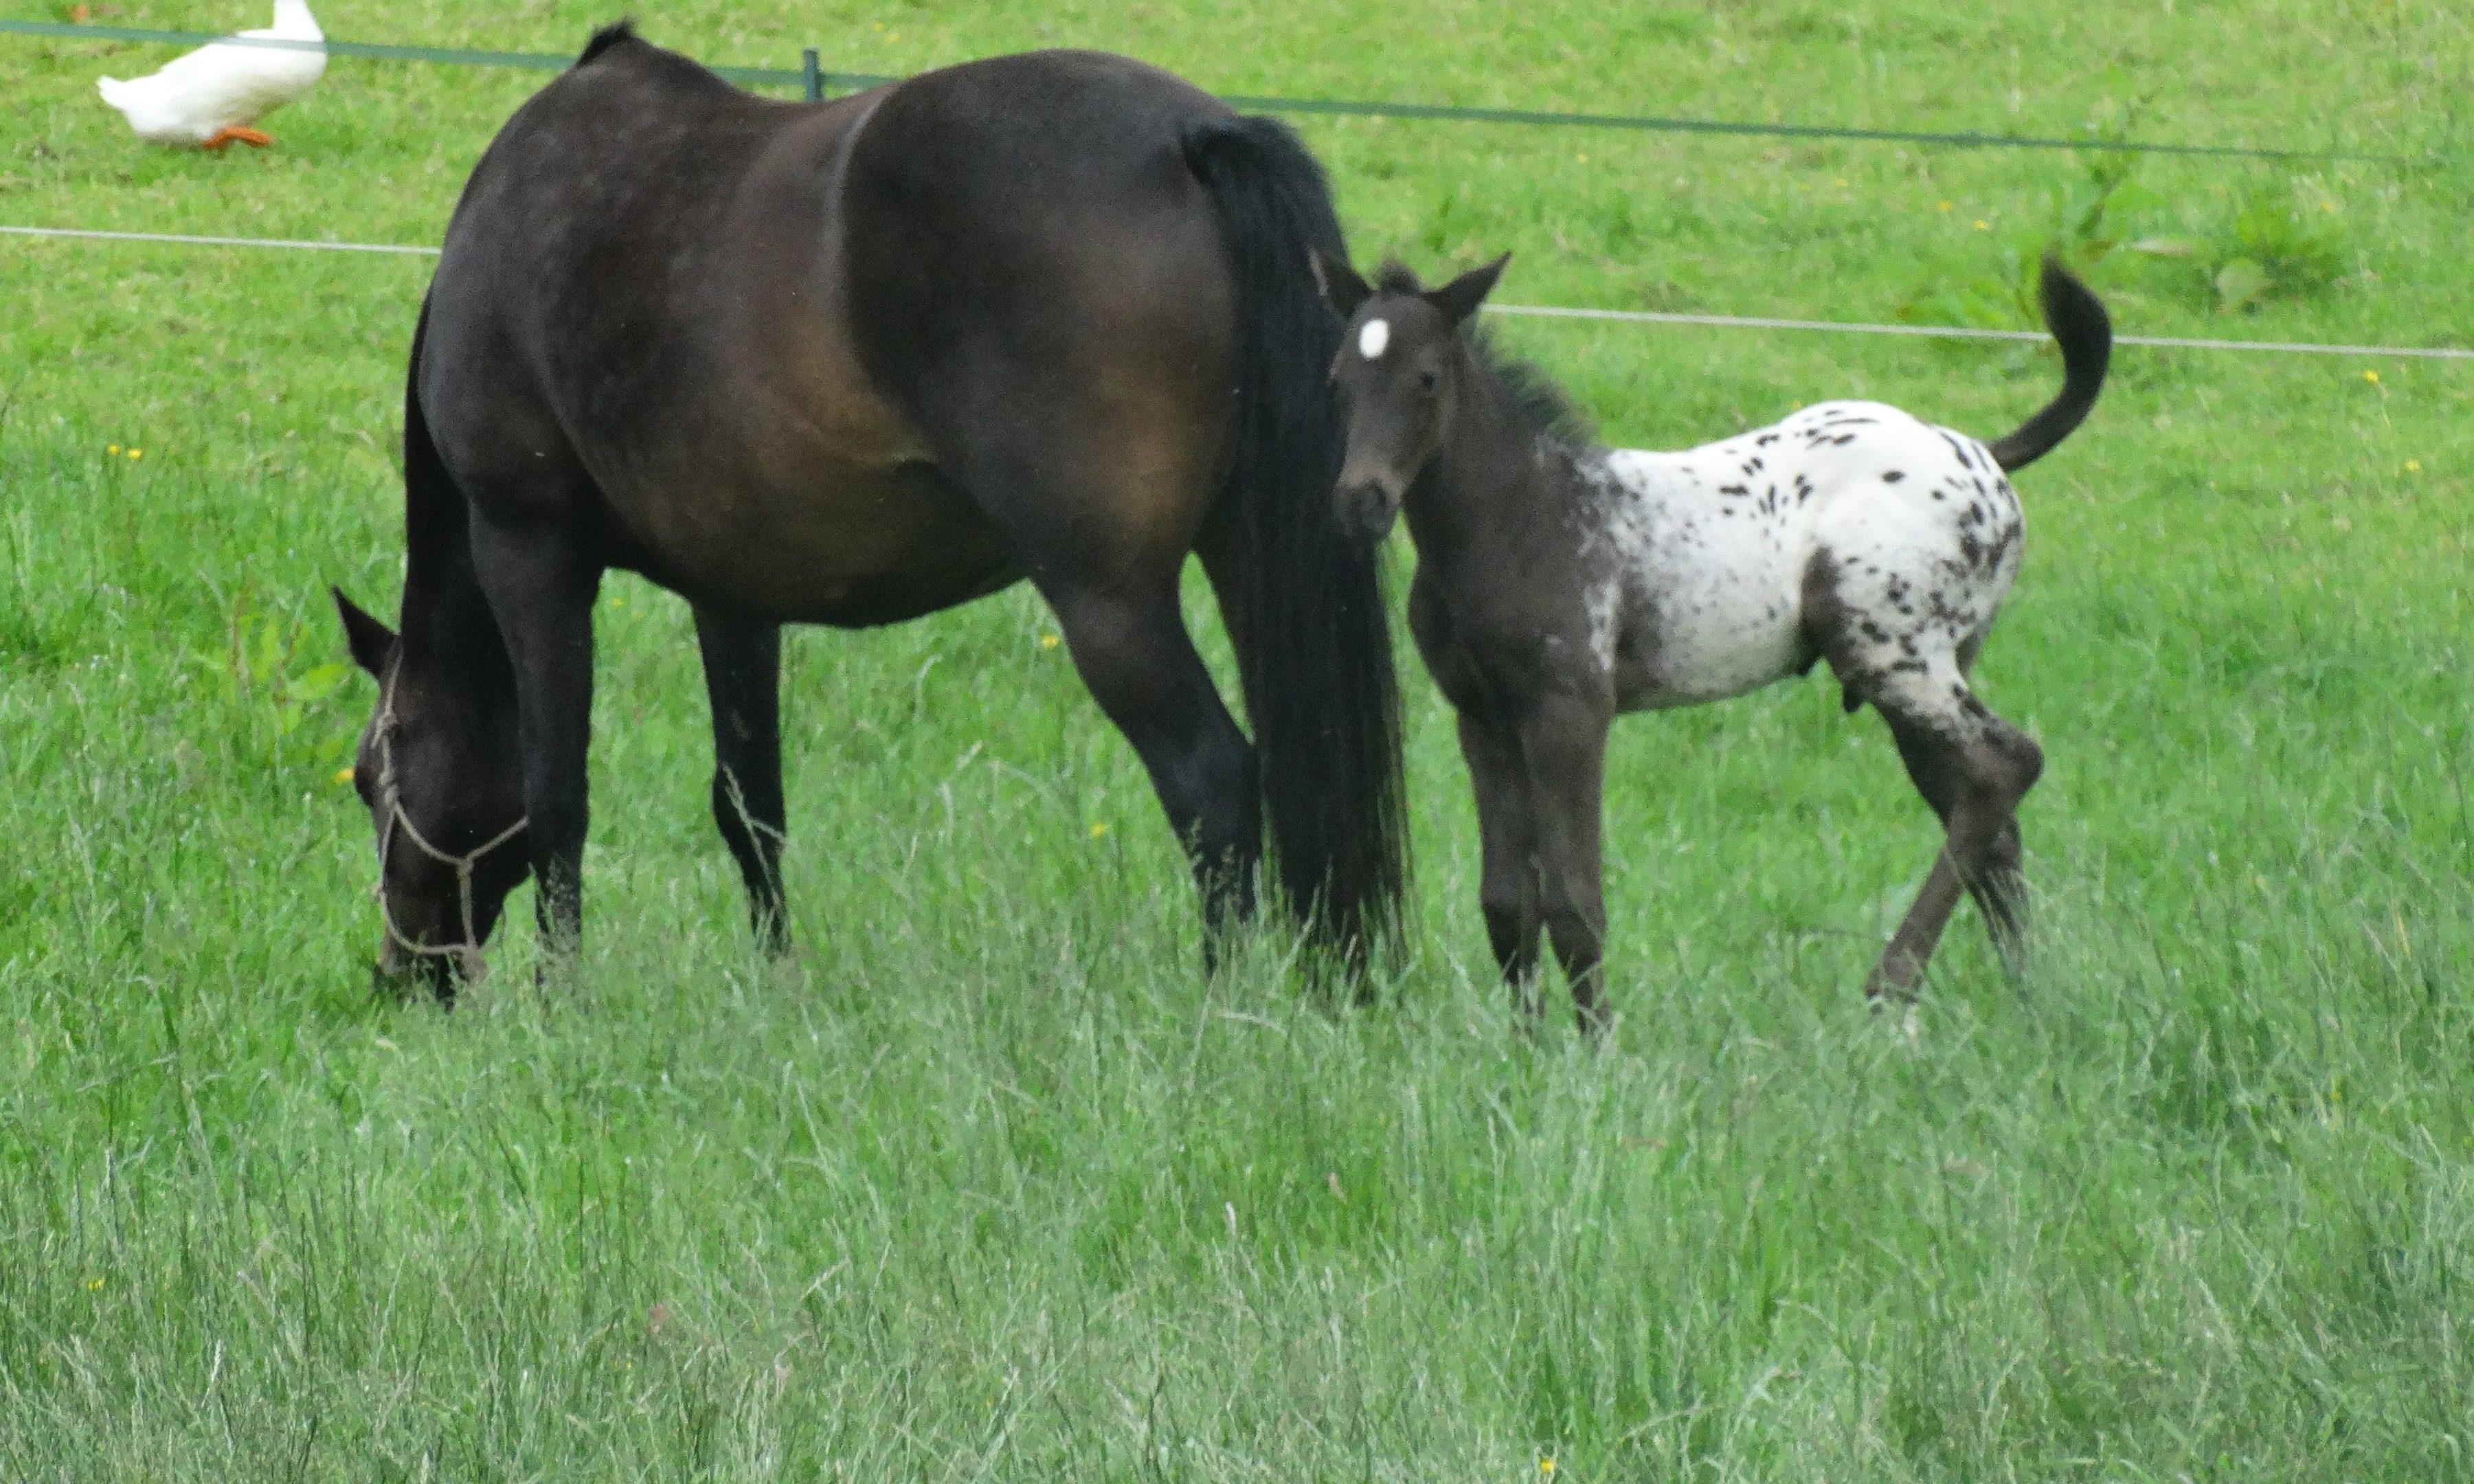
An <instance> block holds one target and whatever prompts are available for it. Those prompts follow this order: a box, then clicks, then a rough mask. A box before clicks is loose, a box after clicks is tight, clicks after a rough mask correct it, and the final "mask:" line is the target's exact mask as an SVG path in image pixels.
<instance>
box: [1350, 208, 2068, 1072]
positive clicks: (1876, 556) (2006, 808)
mask: <svg viewBox="0 0 2474 1484" xmlns="http://www.w3.org/2000/svg"><path fill="white" fill-rule="evenodd" d="M1502 268H1503V262H1502V260H1501V259H1497V260H1496V261H1495V262H1493V263H1492V264H1490V265H1488V266H1487V267H1485V268H1481V269H1478V270H1477V271H1475V272H1473V273H1469V274H1466V275H1464V276H1463V277H1461V278H1460V279H1457V280H1454V281H1452V282H1450V283H1447V284H1445V285H1443V287H1442V288H1439V289H1435V290H1432V291H1431V292H1430V291H1428V290H1426V289H1424V288H1423V287H1421V286H1420V285H1419V282H1418V280H1417V279H1416V278H1415V276H1413V275H1411V274H1410V273H1409V272H1408V271H1407V270H1406V269H1403V268H1398V267H1396V266H1395V267H1391V268H1387V269H1386V270H1385V271H1384V274H1383V277H1382V280H1381V282H1380V284H1379V285H1373V284H1369V283H1367V282H1366V281H1365V280H1362V279H1360V278H1359V277H1358V276H1357V274H1356V273H1355V272H1354V271H1352V270H1351V269H1350V268H1349V267H1348V265H1347V264H1346V263H1344V262H1339V261H1325V260H1323V259H1322V258H1320V257H1318V259H1317V272H1318V274H1319V276H1321V277H1322V279H1323V280H1324V282H1325V285H1326V291H1327V292H1328V294H1329V295H1330V299H1331V304H1332V307H1333V308H1334V309H1336V310H1338V311H1339V312H1340V313H1341V314H1343V315H1345V316H1347V317H1348V318H1349V326H1348V332H1347V336H1346V340H1345V342H1344V344H1343V346H1342V348H1341V351H1340V354H1339V357H1338V359H1337V360H1336V361H1335V362H1334V363H1333V366H1332V378H1333V380H1334V381H1335V382H1337V383H1338V385H1339V387H1340V390H1341V396H1342V401H1343V402H1344V404H1345V406H1346V413H1347V417H1348V449H1347V457H1346V463H1345V464H1344V465H1343V467H1342V470H1341V475H1340V481H1339V485H1338V488H1337V499H1338V502H1339V504H1340V506H1341V507H1342V508H1343V510H1344V511H1345V513H1346V519H1347V520H1348V522H1349V523H1350V524H1351V525H1352V526H1353V527H1354V528H1355V529H1357V530H1358V531H1359V532H1360V533H1361V534H1363V535H1367V536H1373V537H1380V536H1381V535H1382V533H1383V532H1385V531H1387V530H1389V529H1390V528H1391V525H1392V523H1393V520H1394V518H1395V516H1397V515H1399V514H1400V513H1401V512H1402V511H1404V510H1405V511H1406V513H1407V515H1408V519H1409V532H1410V534H1411V535H1412V536H1413V537H1415V538H1416V540H1417V544H1418V578H1417V582H1416V584H1415V585H1414V586H1413V587H1412V588H1411V589H1410V593H1409V626H1410V628H1411V630H1412V631H1413V632H1414V633H1415V634H1416V636H1417V640H1418V650H1419V653H1420V654H1421V655H1423V656H1424V657H1425V661H1426V668H1427V669H1430V670H1432V671H1433V672H1434V676H1435V682H1436V684H1437V685H1438V686H1439V687H1441V688H1442V690H1443V694H1444V695H1445V696H1446V697H1447V698H1448V699H1449V700H1450V701H1451V703H1452V705H1453V707H1454V708H1455V709H1457V710H1458V711H1459V713H1460V737H1461V750H1462V753H1463V755H1464V756H1465V757H1466V758H1467V760H1468V767H1469V776H1470V779H1471V781H1472V782H1473V783H1474V784H1475V785H1476V791H1477V810H1478V824H1479V830H1480V833H1481V835H1482V836H1483V849H1484V853H1485V866H1484V872H1485V874H1484V880H1483V883H1482V884H1481V887H1480V898H1481V904H1482V906H1483V907H1484V910H1485V914H1486V926H1487V936H1488V937H1489V938H1491V939H1492V943H1493V947H1494V952H1495V958H1496V960H1497V961H1498V962H1499V963H1500V964H1501V966H1502V969H1503V974H1504V977H1505V978H1506V979H1507V980H1509V981H1510V982H1511V983H1512V985H1513V986H1514V989H1515V992H1516V994H1517V995H1518V996H1519V997H1520V998H1521V999H1522V1000H1523V1002H1524V1003H1526V1002H1528V1001H1529V1000H1530V999H1531V990H1530V982H1531V980H1532V977H1533V976H1534V974H1535V972H1536V970H1537V968H1538V965H1539V937H1540V927H1541V926H1542V927H1543V929H1544V931H1545V933H1546V935H1547V936H1548V937H1551V938H1552V939H1553V941H1554V947H1555V956H1556V957H1557V958H1558V959H1560V960H1562V961H1563V964H1564V974H1565V975H1566V976H1567V977H1568V978H1569V979H1570V981H1571V985H1572V998H1573V1002H1574V1005H1575V1007H1576V1008H1577V1010H1579V1013H1580V1016H1581V1021H1582V1024H1583V1025H1584V1026H1587V1027H1589V1028H1592V1029H1594V1028H1595V1027H1596V1026H1597V1025H1598V1023H1599V1022H1600V1020H1601V1018H1602V1016H1603V1014H1604V1010H1603V1009H1602V1008H1601V1005H1600V1002H1599V985H1598V979H1599V967H1600V962H1601V960H1602V957H1603V953H1604V945H1605V940H1606V931H1607V917H1606V903H1605V899H1604V895H1603V891H1602V886H1601V882H1602V878H1603V874H1604V872H1603V869H1602V865H1601V859H1602V858H1601V843H1600V815H1601V812H1602V809H1603V802H1602V793H1603V787H1602V781H1603V776H1604V770H1605V764H1606V748H1607V730H1608V727H1609V725H1610V723H1612V722H1613V719H1614V718H1615V716H1616V715H1617V714H1618V713H1621V712H1627V711H1643V710H1653V709H1659V708H1664V707H1672V706H1692V705H1698V704H1700V703H1702V702H1704V701H1713V700H1720V699H1723V698H1725V697H1727V696H1730V695H1739V694H1742V693H1745V692H1747V691H1751V690H1756V689H1758V688H1759V687H1761V686H1765V685H1768V684H1770V683H1771V682H1773V681H1776V680H1781V679H1784V678H1785V677H1787V676H1789V675H1798V674H1803V673H1805V672H1806V671H1807V670H1809V669H1811V668H1812V667H1813V665H1814V664H1815V663H1816V662H1818V661H1820V660H1824V659H1826V660H1828V661H1829V662H1830V668H1831V672H1832V673H1833V674H1835V675H1836V676H1837V677H1838V682H1839V684H1840V685H1841V686H1842V687H1843V688H1844V689H1845V698H1846V702H1847V709H1848V710H1850V711H1853V710H1855V709H1856V707H1858V706H1860V705H1863V704H1865V703H1867V702H1869V703H1871V704H1872V706H1873V707H1874V709H1875V710H1877V711H1879V712H1880V714H1881V716H1882V718H1883V719H1885V720H1887V721H1888V722H1889V724H1890V735H1891V736H1892V738H1894V739H1895V740H1896V741H1897V742H1898V744H1899V755H1900V757H1901V758H1903V759H1904V761H1905V763H1906V765H1907V773H1908V776H1909V777H1911V778H1912V779H1913V780H1914V782H1915V785H1916V788H1917V790H1918V791H1920V792H1921V793H1923V794H1924V796H1925V800H1926V802H1927V803H1928V804H1929V805H1931V806H1932V810H1933V812H1934V813H1935V814H1936V815H1939V816H1940V817H1941V819H1942V822H1943V823H1944V825H1945V826H1946V827H1947V831H1948V839H1947V843H1946V845H1945V846H1944V848H1943V849H1942V850H1941V851H1940V853H1939V854H1938V855H1937V856H1936V858H1935V860H1934V864H1933V867H1932V871H1931V873H1930V875H1929V876H1928V877H1927V879H1926V881H1925V885H1924V887H1923V888H1922V889H1920V890H1919V891H1918V892H1917V894H1916V900H1915V903H1914V905H1913V906H1912V907H1911V908H1910V909H1909V911H1908V912H1907V915H1906V917H1905V919H1904V921H1903V922H1901V923H1900V925H1899V930H1898V932H1897V934H1896V935H1895V936H1893V937H1892V938H1891V939H1890V943H1889V946H1888V947H1887V948H1886V949H1884V950H1883V952H1882V955H1881V961H1880V964H1879V966H1877V967H1876V968H1875V969H1874V971H1873V975H1872V978H1871V980H1870V982H1869V983H1868V984H1867V985H1866V986H1865V987H1866V990H1867V992H1868V993H1870V994H1872V995H1875V996H1877V997H1878V996H1880V995H1885V994H1886V995H1894V996H1899V997H1904V996H1906V995H1909V994H1911V993H1912V992H1913V990H1914V987H1915V985H1916V982H1917V980H1918V978H1919V977H1920V976H1921V975H1922V974H1923V972H1924V967H1925V963H1926V961H1927V960H1928V959H1929V958H1930V957H1931V955H1932V951H1933V947H1934V945H1935V944H1936V943H1937V942H1939V941H1940V938H1941V935H1942V930H1943V928H1944V927H1945V926H1947V925H1948V923H1949V921H1950V914H1951V911H1952V909H1953V907H1955V906H1956V905H1957V901H1958V895H1959V892H1960V890H1961V888H1965V889H1966V890H1968V891H1969V892H1971V893H1972V894H1973V895H1974V896H1975V898H1976V901H1977V907H1978V908H1979V909H1981V910H1982V912H1984V916H1985V921H1986V923H1987V925H1988V926H1989V927H1990V928H1991V930H1992V933H1993V937H1994V942H1995V944H1996V945H1997V946H1998V947H1999V948H2000V949H2001V953H2002V956H2003V958H2004V960H2005V961H2007V962H2009V963H2010V964H2011V966H2012V967H2013V968H2014V970H2015V968H2016V967H2017V965H2018V961H2019V956H2020V954H2021V952H2022V951H2023V948H2024V937H2023V930H2024V920H2023V913H2024V912H2025V895H2024V893H2023V890H2022V885H2023V884H2022V880H2021V876H2020V843H2019V820H2018V807H2019V801H2020V799H2021V798H2022V797H2024V796H2025V793H2026V792H2027V791H2028V790H2029V789H2030V788H2032V787H2033V786H2034V785H2035V782H2036V777H2037V775H2038V773H2040V772H2041V771H2042V770H2043V768H2044V753H2043V751H2042V750H2041V749H2039V748H2038V747H2037V745H2036V743H2035V742H2034V741H2033V740H2032V739H2030V738H2029V737H2028V736H2027V735H2026V734H2025V733H2024V732H2022V731H2020V730H2019V729H2018V728H2017V727H2014V726H2012V725H2011V724H2010V723H2008V722H2006V721H2004V720H2002V719H2001V718H2000V717H1997V716H1995V715H1994V714H1993V713H1992V712H1991V711H1989V710H1987V709H1986V708H1985V706H1984V704H1983V702H1982V701H1980V700H1978V699H1977V696H1976V693H1975V692H1974V690H1973V689H1971V688H1970V686H1969V685H1968V679H1967V676H1968V670H1969V669H1970V668H1971V667H1972V666H1973V665H1974V664H1975V662H1976V656H1977V651H1978V649H1979V648H1981V647H1982V645H1983V644H1984V640H1985V636H1986V635H1987V634H1988V633H1990V632H1991V631H1992V627H1993V618H1994V614H1995V612H1996V611H1997V610H1998V609H1999V608H2000V606H2001V599H2002V598H2003V596H2006V595H2007V594H2008V593H2009V591H2010V584H2011V581H2012V579H2013V578H2015V577H2016V576H2017V575H2018V572H2019V542H2020V535H2021V531H2022V523H2021V518H2020V508H2019V497H2018V494H2017V492H2016V491H2014V490H2012V489H2011V487H2010V481H2009V480H2008V479H2007V478H2005V477H2004V475H2005V474H2008V473H2009V472H2011V471H2013V470H2017V469H2020V468H2024V467H2025V465H2027V464H2028V463H2029V462H2031V461H2033V460H2035V459H2037V458H2039V457H2041V456H2043V455H2044V454H2045V453H2046V452H2047V451H2049V450H2051V449H2052V447H2053V446H2054V445H2055V444H2058V443H2060V442H2061V441H2062V439H2063V438H2064V437H2066V436H2068V435H2069V433H2070V431H2071V429H2073V428H2074V427H2076V426H2078V424H2079V422H2080V420H2081V419H2083V418H2085V417H2086V416H2087V414H2088V411H2089V409H2090V408H2091V407H2093V406H2094V405H2095V404H2096V399H2097V393H2098V389H2099V388H2101V387H2102V386H2103V384H2104V372H2105V363H2106V360H2107V358H2108V357H2109V355H2110V353H2111V350H2112V344H2113V331H2112V328H2111V326H2110V324H2109V322H2108V321H2107V319H2106V316H2105V311H2104V305H2103V304H2099V303H2098V301H2097V298H2096V296H2095V295H2094V294H2091V293H2089V292H2088V290H2087V287H2086V286H2085V285H2084V284H2082V283H2080V282H2079V281H2078V280H2076V279H2074V278H2072V277H2071V276H2070V274H2068V273H2067V272H2065V271H2063V269H2062V268H2061V266H2060V265H2059V264H2057V263H2054V262H2051V261H2048V262H2047V263H2046V265H2045V273H2044V285H2043V287H2044V301H2045V317H2046V319H2047V321H2048V322H2049V323H2050V325H2051V327H2052V330H2053V335H2054V338H2055V339H2056V340H2057V341H2059V342H2060V345H2061V352H2062V365H2063V373H2064V375H2063V386H2062V390H2061V394H2060V395H2059V396H2058V397H2056V398H2055V399H2054V400H2053V401H2052V402H2051V403H2050V404H2049V405H2048V406H2047V407H2046V408H2045V409H2044V410H2043V411H2042V412H2039V413H2038V414H2036V416H2034V417H2033V418H2030V419H2029V420H2028V421H2027V422H2026V424H2025V426H2021V427H2020V428H2019V429H2018V430H2017V431H2015V432H2012V433H2010V434H2009V435H2008V436H2006V437H2003V438H2000V439H1996V440H1995V441H1994V442H1992V443H1991V444H1984V443H1979V442H1977V440H1976V439H1974V438H1971V437H1969V436H1967V435H1966V434H1964V433H1960V432H1954V431H1953V430H1951V429H1949V428H1946V427H1936V426H1932V425H1930V424H1928V423H1924V422H1921V421H1919V420H1918V419H1916V418H1913V417H1910V416H1908V415H1907V414H1906V413H1904V412H1901V411H1900V410H1899V409H1898V408H1896V407H1888V406H1883V405H1882V404H1880V403H1879V402H1865V401H1832V402H1822V403H1819V404H1818V405H1815V406H1810V407H1807V408H1804V409H1803V410H1802V411H1800V412H1797V413H1796V414H1795V415H1794V416H1792V417H1790V418H1788V419H1786V420H1785V421H1784V422H1783V423H1780V424H1777V425H1775V426H1770V427H1764V428H1756V429H1754V430H1753V431H1751V432H1748V433H1741V434H1738V435H1737V436H1735V437H1734V438H1730V439H1727V440H1725V441H1723V442H1719V443H1711V444H1704V445H1702V446H1701V447H1699V448H1696V449H1687V450H1684V451H1682V452H1676V453H1654V452H1646V451H1643V450H1635V449H1616V450H1607V449H1602V448H1599V447H1597V446H1596V445H1595V444H1594V443H1592V442H1591V441H1590V440H1589V437H1588V436H1587V435H1586V432H1585V430H1583V429H1582V428H1581V427H1580V426H1578V420H1577V419H1576V418H1574V417H1573V416H1572V415H1571V414H1570V411H1569V408H1568V406H1567V405H1566V404H1565V403H1564V401H1563V400H1562V398H1561V396H1560V394H1558V393H1557V392H1556V391H1555V390H1554V388H1553V387H1552V386H1550V385H1548V384H1547V383H1546V382H1545V381H1544V380H1543V379H1542V378H1540V377H1537V376H1536V374H1535V373H1533V372H1530V371H1529V370H1528V369H1527V368H1525V367H1522V366H1520V365H1519V364H1517V363H1516V362H1511V361H1507V360H1505V359H1504V358H1502V357H1500V356H1498V355H1495V354H1493V353H1492V352H1491V351H1490V349H1489V348H1488V346H1487V345H1486V343H1485V342H1484V341H1483V340H1482V339H1474V338H1472V337H1470V336H1468V335H1466V334H1464V333H1463V327H1464V326H1466V325H1467V323H1468V321H1469V318H1470V316H1471V315H1473V314H1474V313H1475V312H1476V310H1477V307H1478V305H1479V304H1481V303H1482V302H1483V301H1484V300H1485V298H1486V296H1487V294H1488V293H1489V292H1490V291H1492V288H1493V287H1494V281H1495V277H1496V275H1497V274H1498V273H1500V272H1501V271H1502Z"/></svg>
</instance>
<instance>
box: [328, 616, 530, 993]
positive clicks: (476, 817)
mask: <svg viewBox="0 0 2474 1484" xmlns="http://www.w3.org/2000/svg"><path fill="white" fill-rule="evenodd" d="M335 609H336V611H337V612H338V613H339V614H341V615H342V616H343V620H344V638H345V641H346V642H347V643H348V644H349V645H351V647H352V658H353V660H354V661H355V662H357V663H358V664H359V665H360V667H361V669H365V670H367V671H369V672H370V675H371V677H372V678H374V679H375V680H376V681H377V683H378V701H377V709H376V712H374V713H373V714H372V715H371V718H370V723H369V725H368V726H367V727H365V728H363V729H362V732H361V745H360V752H359V754H358V756H356V757H355V758H354V760H353V763H352V787H353V789H354V790H356V791H358V792H359V793H360V795H361V802H362V803H364V804H366V805H368V806H369V811H370V823H371V826H372V828H373V829H374V830H375V832H376V839H377V854H378V880H377V889H376V895H377V901H378V916H379V921H380V922H381V924H383V932H384V937H383V939H382V941H381V943H380V946H379V950H378V961H377V974H378V977H379V978H380V979H381V980H384V981H388V982H392V983H398V984H401V983H405V982H416V983H420V984H424V985H428V986H429V988H430V989H431V990H432V991H433V992H434V993H436V994H437V996H438V997H439V998H440V999H441V1000H452V999H453V998H454V996H455V986H456V985H457V984H458V983H460V982H463V981H469V980H477V979H479V978H480V977H481V973H482V967H483V965H482V960H481V945H482V943H484V942H486V941H487V940H488V939H489V937H490V930H491V929H492V928H494V927H496V926H497V921H498V914H499V912H501V911H502V910H503V909H504V908H505V906H506V901H507V893H508V892H510V891H513V890H514V889H515V888H517V887H518V886H519V885H520V884H521V882H522V881H523V879H524V876H525V874H526V872H527V871H528V870H529V869H530V864H529V851H528V850H527V848H526V844H527V842H526V840H525V838H524V804H523V776H522V772H521V764H520V762H519V761H518V760H519V756H520V754H519V752H518V750H517V747H516V743H515V739H514V736H513V718H512V716H511V715H510V714H509V708H507V707H505V706H503V705H494V704H492V703H491V701H490V699H489V698H488V697H486V696H484V695H476V694H475V693H474V691H475V689H476V688H475V687H474V686H473V683H472V679H473V677H458V676H455V675H452V674H448V673H443V672H441V671H444V670H445V669H447V668H448V667H445V666H425V667H416V666H407V664H406V663H405V658H404V645H403V642H402V640H401V639H400V638H399V637H398V636H397V635H396V633H395V632H394V630H392V629H389V628H388V627H387V626H386V625H385V624H384V623H381V622H379V621H378V620H376V619H375V618H372V617H371V616H370V615H369V614H367V613H364V612H362V611H361V609H360V608H359V607H358V606H357V605H356V604H354V603H353V602H352V599H351V598H349V597H346V596H344V595H343V593H342V592H341V591H340V590H339V591H337V592H336V593H335Z"/></svg>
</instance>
